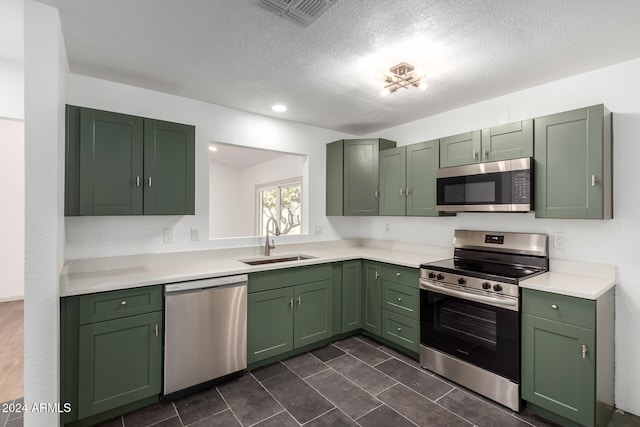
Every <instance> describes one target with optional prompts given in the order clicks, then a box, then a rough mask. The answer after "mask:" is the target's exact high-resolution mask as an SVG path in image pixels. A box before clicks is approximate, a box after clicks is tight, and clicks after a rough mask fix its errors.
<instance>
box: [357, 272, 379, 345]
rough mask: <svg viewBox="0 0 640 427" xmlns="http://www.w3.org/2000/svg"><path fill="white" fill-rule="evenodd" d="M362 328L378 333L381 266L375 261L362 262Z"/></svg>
mask: <svg viewBox="0 0 640 427" xmlns="http://www.w3.org/2000/svg"><path fill="white" fill-rule="evenodd" d="M362 269H363V282H362V329H364V330H366V331H369V332H371V333H373V334H376V335H380V305H381V304H380V301H381V298H382V288H381V283H380V282H381V279H380V275H381V267H380V264H378V263H375V262H369V261H364V262H363V263H362Z"/></svg>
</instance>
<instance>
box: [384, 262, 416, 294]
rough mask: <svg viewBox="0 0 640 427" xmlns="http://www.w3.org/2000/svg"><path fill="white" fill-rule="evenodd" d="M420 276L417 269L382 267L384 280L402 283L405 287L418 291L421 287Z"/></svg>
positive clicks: (395, 266)
mask: <svg viewBox="0 0 640 427" xmlns="http://www.w3.org/2000/svg"><path fill="white" fill-rule="evenodd" d="M419 275H420V273H419V271H418V269H417V268H410V267H401V266H397V265H383V266H382V280H388V281H390V282H396V283H402V284H403V285H406V286H411V287H413V288H416V289H418V288H419V287H420V283H419Z"/></svg>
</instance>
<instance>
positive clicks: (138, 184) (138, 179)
mask: <svg viewBox="0 0 640 427" xmlns="http://www.w3.org/2000/svg"><path fill="white" fill-rule="evenodd" d="M136 187H140V175H138V176H136Z"/></svg>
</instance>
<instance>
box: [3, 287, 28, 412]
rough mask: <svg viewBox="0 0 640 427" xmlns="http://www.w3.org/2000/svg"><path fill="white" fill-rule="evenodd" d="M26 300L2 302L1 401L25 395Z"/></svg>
mask: <svg viewBox="0 0 640 427" xmlns="http://www.w3.org/2000/svg"><path fill="white" fill-rule="evenodd" d="M23 341H24V302H23V301H22V300H19V301H9V302H0V402H8V401H10V400H14V399H17V398H19V397H22V396H23V393H24V391H23V386H22V384H23V376H24V353H23V351H24V350H23V347H24V344H23Z"/></svg>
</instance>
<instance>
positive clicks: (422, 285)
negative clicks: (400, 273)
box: [420, 281, 517, 306]
mask: <svg viewBox="0 0 640 427" xmlns="http://www.w3.org/2000/svg"><path fill="white" fill-rule="evenodd" d="M420 288H421V289H426V290H429V291H433V292H437V293H440V294H445V295H449V296H452V297H459V298H462V299H466V300H469V301H476V302H487V303H491V304H500V305H508V306H515V305H516V304H517V300H515V299H510V298H509V299H507V298H504V299H503V298H494V297H487V296H484V295H475V294H469V293H467V292H460V291H456V290H455V289H449V288H445V287H442V286H436V285H432V284H431V283H429V282H425V281H420Z"/></svg>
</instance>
